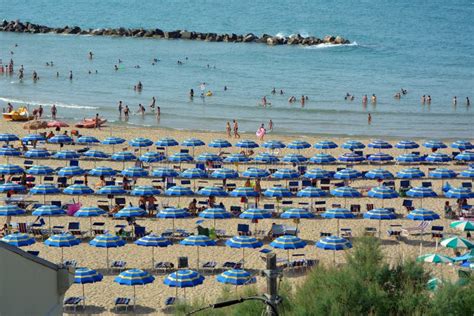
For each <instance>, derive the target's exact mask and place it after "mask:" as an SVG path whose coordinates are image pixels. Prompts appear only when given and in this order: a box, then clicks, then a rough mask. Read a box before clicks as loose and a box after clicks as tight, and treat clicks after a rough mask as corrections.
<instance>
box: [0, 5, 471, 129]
mask: <svg viewBox="0 0 474 316" xmlns="http://www.w3.org/2000/svg"><path fill="white" fill-rule="evenodd" d="M353 2H355V1H351V2H348V1H298V2H288V1H280V0H277V1H226V2H225V3H224V2H222V1H217V0H212V1H211V0H208V1H199V2H194V1H192V2H190V1H170V2H168V1H166V2H165V1H148V2H143V3H140V2H136V1H107V0H104V1H99V2H96V1H61V2H60V4H56V3H55V2H53V1H47V0H40V1H38V0H37V1H32V0H28V1H15V2H7V1H4V2H3V4H2V18H5V19H7V20H13V19H20V20H22V21H31V22H33V23H39V24H44V25H48V26H65V25H70V26H71V25H79V26H81V27H82V28H88V27H91V28H96V27H119V26H123V27H143V28H156V27H159V28H161V29H163V30H174V29H187V30H192V31H201V32H222V33H223V32H229V33H230V32H234V33H247V32H254V33H256V34H258V35H261V34H262V33H269V34H278V33H280V34H285V35H289V34H294V33H301V34H303V35H314V36H319V37H323V36H324V35H326V34H332V35H341V36H343V37H345V38H348V39H350V40H351V41H352V42H353V44H351V45H347V46H338V47H326V46H316V47H311V48H307V47H299V46H296V47H293V46H292V47H288V46H278V47H268V46H266V45H262V44H237V43H235V44H231V43H207V42H197V41H180V40H153V39H139V38H137V39H135V38H110V37H92V36H64V35H52V34H48V35H31V34H13V33H0V58H1V59H2V61H3V63H6V62H7V61H8V60H9V59H10V58H13V59H14V60H15V63H16V65H17V68H18V65H20V64H23V65H24V66H25V71H26V74H25V80H23V82H19V80H18V78H17V76H12V77H8V76H5V75H4V76H0V107H4V106H5V104H6V102H8V101H14V102H15V103H16V104H25V103H27V104H29V105H30V108H33V107H35V106H37V104H43V105H45V106H46V107H48V106H50V105H51V104H53V103H55V104H56V105H58V109H59V111H58V112H59V116H60V117H62V118H65V119H77V120H79V119H81V118H83V117H90V116H94V115H95V113H96V112H99V113H100V114H101V115H103V116H104V117H106V118H107V119H108V120H109V121H111V122H119V117H118V111H117V109H116V107H117V102H118V101H119V100H123V101H124V103H125V104H128V105H129V106H130V108H131V109H132V111H136V110H137V109H138V103H142V104H144V105H148V104H149V103H150V100H151V97H152V96H155V97H156V98H157V104H158V105H159V106H160V107H161V112H162V115H161V118H160V120H159V121H157V120H156V117H155V116H154V115H151V113H150V115H145V117H142V116H141V115H133V116H131V117H130V120H129V121H128V124H134V125H145V126H162V127H171V128H180V129H196V130H224V129H225V122H226V121H228V120H231V119H234V118H235V119H238V120H239V123H240V128H241V130H245V131H255V130H256V129H257V127H258V126H259V125H260V123H265V124H267V122H268V120H269V119H272V120H273V121H274V124H275V132H280V133H295V134H328V135H360V136H374V137H375V136H380V137H429V138H472V137H474V127H473V126H474V124H473V122H474V116H473V112H472V106H471V107H466V106H465V97H466V96H470V99H471V100H472V99H473V98H474V93H473V87H474V53H473V48H474V44H473V41H472V32H473V31H474V27H473V23H472V16H473V15H474V4H473V2H472V1H449V2H446V1H438V0H435V1H430V2H428V3H422V2H416V1H415V2H414V1H406V0H403V1H380V0H379V1H376V0H373V1H372V0H366V1H357V2H355V3H353ZM15 44H18V47H15ZM10 51H13V52H14V54H13V55H10ZM89 51H93V52H94V54H95V58H94V59H93V60H92V61H90V60H89V59H88V58H87V54H88V52H89ZM186 57H187V58H188V59H187V60H185V58H186ZM119 58H120V59H122V60H123V63H122V64H121V65H120V69H119V70H118V71H114V65H115V64H116V63H117V60H118V59H119ZM153 58H158V59H159V60H160V61H159V62H158V63H157V65H155V66H152V64H151V63H152V60H153ZM51 60H52V61H54V67H47V66H46V65H45V63H46V62H48V61H51ZM177 60H181V61H183V62H184V64H183V65H177ZM208 64H209V65H210V67H209V68H208V67H207V65H208ZM135 65H140V68H139V69H136V68H134V66H135ZM214 66H215V68H214ZM33 70H36V71H37V72H38V74H39V76H40V80H39V81H38V82H37V83H33V81H32V80H31V72H32V71H33ZM69 70H72V71H73V73H74V80H73V81H72V82H70V81H69V80H68V79H67V73H68V72H69ZM89 70H91V71H92V72H93V74H88V71H89ZM95 70H97V71H98V74H95V73H94V72H95ZM56 72H59V73H60V76H59V78H56ZM139 80H140V81H141V82H142V83H143V85H144V89H143V91H142V93H136V92H135V91H134V90H133V86H134V85H135V84H136V83H137V82H138V81H139ZM201 82H206V83H207V89H209V90H211V91H213V93H214V95H213V96H212V97H207V98H205V99H204V100H202V99H201V98H200V97H198V96H197V97H195V98H194V101H193V102H190V100H189V97H188V92H189V89H191V88H193V89H194V91H195V92H196V95H199V93H200V83H201ZM225 85H226V86H227V87H228V90H227V91H224V89H223V88H224V86H225ZM273 87H275V88H276V89H283V90H284V91H285V94H284V95H283V96H280V95H275V96H273V95H271V93H270V91H271V89H272V88H273ZM400 88H404V89H406V90H408V94H407V95H406V96H404V97H403V98H402V99H401V100H395V99H394V98H393V95H394V94H395V93H396V92H397V91H399V89H400ZM346 92H349V93H352V94H354V95H355V100H354V101H352V102H349V101H345V100H344V95H345V94H346ZM372 93H375V94H376V95H377V97H378V102H377V105H376V106H373V105H371V104H370V102H369V104H368V105H367V107H364V106H363V105H362V103H361V97H362V95H363V94H367V95H369V96H370V95H371V94H372ZM303 94H304V95H307V96H309V102H307V104H306V105H305V107H304V108H302V107H301V106H300V104H299V102H297V103H294V104H293V105H290V104H289V103H288V102H287V100H288V98H289V97H290V96H292V95H294V96H296V98H297V99H298V100H299V98H300V97H301V95H303ZM423 94H426V95H428V94H429V95H431V97H432V103H431V105H430V106H428V105H424V106H423V105H421V104H420V97H421V95H423ZM264 95H266V96H267V99H268V101H269V102H271V103H272V106H271V107H267V108H262V107H258V106H257V103H259V102H260V100H261V98H262V97H263V96H264ZM454 95H456V96H457V97H458V100H459V102H458V105H457V106H456V107H453V106H452V103H451V99H452V97H453V96H454ZM368 112H370V113H371V114H372V117H373V121H372V124H371V125H370V126H368V125H367V113H368ZM46 113H49V109H48V108H47V109H46Z"/></svg>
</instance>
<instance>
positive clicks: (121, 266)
mask: <svg viewBox="0 0 474 316" xmlns="http://www.w3.org/2000/svg"><path fill="white" fill-rule="evenodd" d="M126 266H127V262H126V261H122V260H118V261H113V262H112V263H111V264H110V268H111V269H112V270H118V271H121V270H125V267H126Z"/></svg>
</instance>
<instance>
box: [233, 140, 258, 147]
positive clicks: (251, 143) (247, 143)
mask: <svg viewBox="0 0 474 316" xmlns="http://www.w3.org/2000/svg"><path fill="white" fill-rule="evenodd" d="M235 147H239V148H246V149H250V148H257V147H259V146H258V144H257V143H256V142H254V141H252V140H247V139H244V140H241V141H239V142H238V143H237V144H235Z"/></svg>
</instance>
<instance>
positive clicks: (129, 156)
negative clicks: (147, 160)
mask: <svg viewBox="0 0 474 316" xmlns="http://www.w3.org/2000/svg"><path fill="white" fill-rule="evenodd" d="M111 158H112V160H114V161H122V162H123V168H125V161H132V160H136V159H137V157H136V156H135V155H134V154H133V153H131V152H129V151H121V152H117V153H115V154H113V155H112V157H111Z"/></svg>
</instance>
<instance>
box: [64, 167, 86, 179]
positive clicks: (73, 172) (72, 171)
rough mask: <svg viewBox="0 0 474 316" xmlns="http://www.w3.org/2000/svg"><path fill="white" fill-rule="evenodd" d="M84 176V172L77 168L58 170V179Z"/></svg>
mask: <svg viewBox="0 0 474 316" xmlns="http://www.w3.org/2000/svg"><path fill="white" fill-rule="evenodd" d="M84 174H86V171H85V170H84V169H82V168H81V167H79V166H68V167H63V168H61V169H59V171H58V176H60V177H75V176H82V175H84Z"/></svg>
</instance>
